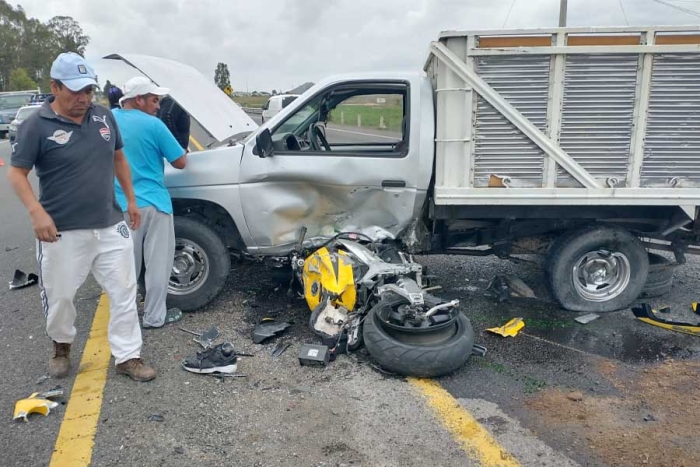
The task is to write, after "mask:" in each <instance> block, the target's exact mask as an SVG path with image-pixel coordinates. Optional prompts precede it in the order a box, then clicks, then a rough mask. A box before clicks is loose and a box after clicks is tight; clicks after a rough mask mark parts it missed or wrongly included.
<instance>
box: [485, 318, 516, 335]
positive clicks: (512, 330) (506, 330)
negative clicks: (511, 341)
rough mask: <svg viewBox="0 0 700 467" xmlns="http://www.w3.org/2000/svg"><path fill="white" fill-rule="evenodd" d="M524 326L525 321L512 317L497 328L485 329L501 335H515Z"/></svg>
mask: <svg viewBox="0 0 700 467" xmlns="http://www.w3.org/2000/svg"><path fill="white" fill-rule="evenodd" d="M524 327H525V321H523V319H522V318H513V319H511V320H510V321H508V322H507V323H506V324H504V325H503V326H501V327H498V328H490V329H487V331H489V332H492V333H494V334H498V335H499V336H503V337H515V336H516V335H517V334H518V331H520V330H521V329H522V328H524Z"/></svg>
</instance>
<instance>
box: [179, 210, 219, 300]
mask: <svg viewBox="0 0 700 467" xmlns="http://www.w3.org/2000/svg"><path fill="white" fill-rule="evenodd" d="M230 269H231V258H230V256H229V252H228V250H227V249H226V246H225V245H224V243H223V242H222V241H221V238H220V237H219V235H217V234H216V232H214V230H212V229H211V228H210V227H209V226H207V225H205V224H203V223H201V222H197V221H196V220H193V219H189V218H186V217H175V258H174V259H173V269H172V272H171V274H170V281H169V283H168V306H169V307H177V308H180V309H181V310H183V311H194V310H197V309H199V308H202V307H203V306H205V305H207V304H208V303H209V302H211V301H212V300H213V299H214V298H215V297H216V296H217V295H218V294H219V293H220V292H221V290H222V289H223V288H224V284H225V283H226V278H227V277H228V274H229V271H230Z"/></svg>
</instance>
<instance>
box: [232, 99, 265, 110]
mask: <svg viewBox="0 0 700 467" xmlns="http://www.w3.org/2000/svg"><path fill="white" fill-rule="evenodd" d="M269 98H270V96H234V97H233V102H235V103H236V104H238V105H240V106H241V107H250V108H253V109H260V108H262V106H263V105H265V102H267V100H268V99H269Z"/></svg>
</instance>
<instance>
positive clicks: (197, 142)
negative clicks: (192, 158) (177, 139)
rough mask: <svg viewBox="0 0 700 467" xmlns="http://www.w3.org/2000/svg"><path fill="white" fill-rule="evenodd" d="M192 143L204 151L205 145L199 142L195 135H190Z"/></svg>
mask: <svg viewBox="0 0 700 467" xmlns="http://www.w3.org/2000/svg"><path fill="white" fill-rule="evenodd" d="M190 143H192V144H194V147H195V148H197V151H203V150H204V146H202V145H201V144H199V141H197V140H196V139H195V138H194V136H192V135H190Z"/></svg>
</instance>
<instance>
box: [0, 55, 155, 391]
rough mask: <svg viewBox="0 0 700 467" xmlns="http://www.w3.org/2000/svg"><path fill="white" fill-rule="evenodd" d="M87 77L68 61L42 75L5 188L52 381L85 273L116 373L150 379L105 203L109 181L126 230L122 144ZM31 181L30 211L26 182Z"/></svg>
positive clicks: (65, 368)
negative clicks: (43, 88)
mask: <svg viewBox="0 0 700 467" xmlns="http://www.w3.org/2000/svg"><path fill="white" fill-rule="evenodd" d="M96 85H97V80H96V76H95V72H94V70H93V69H92V67H91V66H90V65H89V64H88V63H87V62H86V61H85V60H84V59H83V57H81V56H80V55H78V54H75V53H63V54H60V55H59V56H58V57H57V58H56V60H55V61H54V63H53V66H52V67H51V91H52V93H53V96H52V97H50V98H49V99H47V100H46V102H45V103H44V104H43V105H42V107H41V109H40V110H39V111H38V112H36V113H35V114H33V115H32V116H31V117H30V118H28V119H27V120H26V121H25V122H24V123H23V124H22V127H21V129H20V130H19V133H18V135H17V142H16V143H15V144H14V145H13V147H12V159H11V167H10V170H9V172H8V178H9V180H10V183H11V184H12V187H13V188H14V190H15V192H16V193H17V195H18V196H19V198H20V199H21V200H22V202H23V203H24V205H25V206H26V208H27V210H28V211H29V214H30V216H31V220H32V225H33V227H34V233H35V235H36V237H37V259H38V262H39V285H40V288H41V301H42V306H43V309H44V314H45V316H46V332H47V334H48V336H49V337H50V338H51V339H52V340H53V344H54V355H53V358H51V360H50V362H49V373H50V375H51V376H53V377H63V376H66V375H68V373H69V372H70V368H71V361H70V348H71V343H72V342H73V340H74V339H75V335H76V329H75V325H74V323H75V315H76V311H75V306H74V304H73V299H74V297H75V293H76V291H77V290H78V288H79V287H80V286H81V285H82V284H83V282H84V281H85V279H86V277H87V275H88V273H89V272H92V274H93V275H94V276H95V279H97V281H98V282H99V283H100V285H101V286H102V287H103V288H104V289H105V290H106V292H107V295H108V296H109V301H110V318H109V328H108V337H109V344H110V347H111V350H112V355H114V359H115V363H116V370H117V373H121V374H125V375H128V376H130V377H131V378H132V379H134V380H136V381H149V380H152V379H153V378H155V376H156V372H155V370H154V369H153V368H151V367H149V366H147V365H145V364H144V363H143V361H142V360H141V358H140V353H141V343H142V341H141V329H140V328H139V322H138V314H137V311H136V275H135V270H134V256H133V244H132V241H131V238H130V231H129V228H128V227H127V224H126V223H125V222H124V219H123V216H122V212H121V209H119V205H117V202H116V199H115V195H114V177H115V175H116V177H117V178H118V179H119V180H120V182H121V183H122V186H123V187H124V190H125V193H126V197H127V199H128V211H129V214H130V219H131V228H132V229H137V228H138V227H139V223H140V213H139V210H138V208H137V206H136V200H135V199H134V193H133V188H132V184H131V174H130V171H129V165H128V163H127V161H126V158H125V156H124V154H123V153H122V151H121V148H122V145H123V144H122V139H121V136H120V134H119V129H118V128H117V125H116V122H115V120H114V117H113V116H112V114H111V113H110V111H109V110H108V109H106V108H105V107H102V106H100V105H95V104H93V103H92V95H93V92H94V89H95V86H96ZM32 168H36V174H37V176H38V177H39V185H40V188H41V190H40V193H41V194H40V198H39V200H38V201H37V199H36V196H35V195H34V191H33V190H32V187H31V185H30V184H29V181H28V179H27V176H28V174H29V172H30V171H31V170H32Z"/></svg>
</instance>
